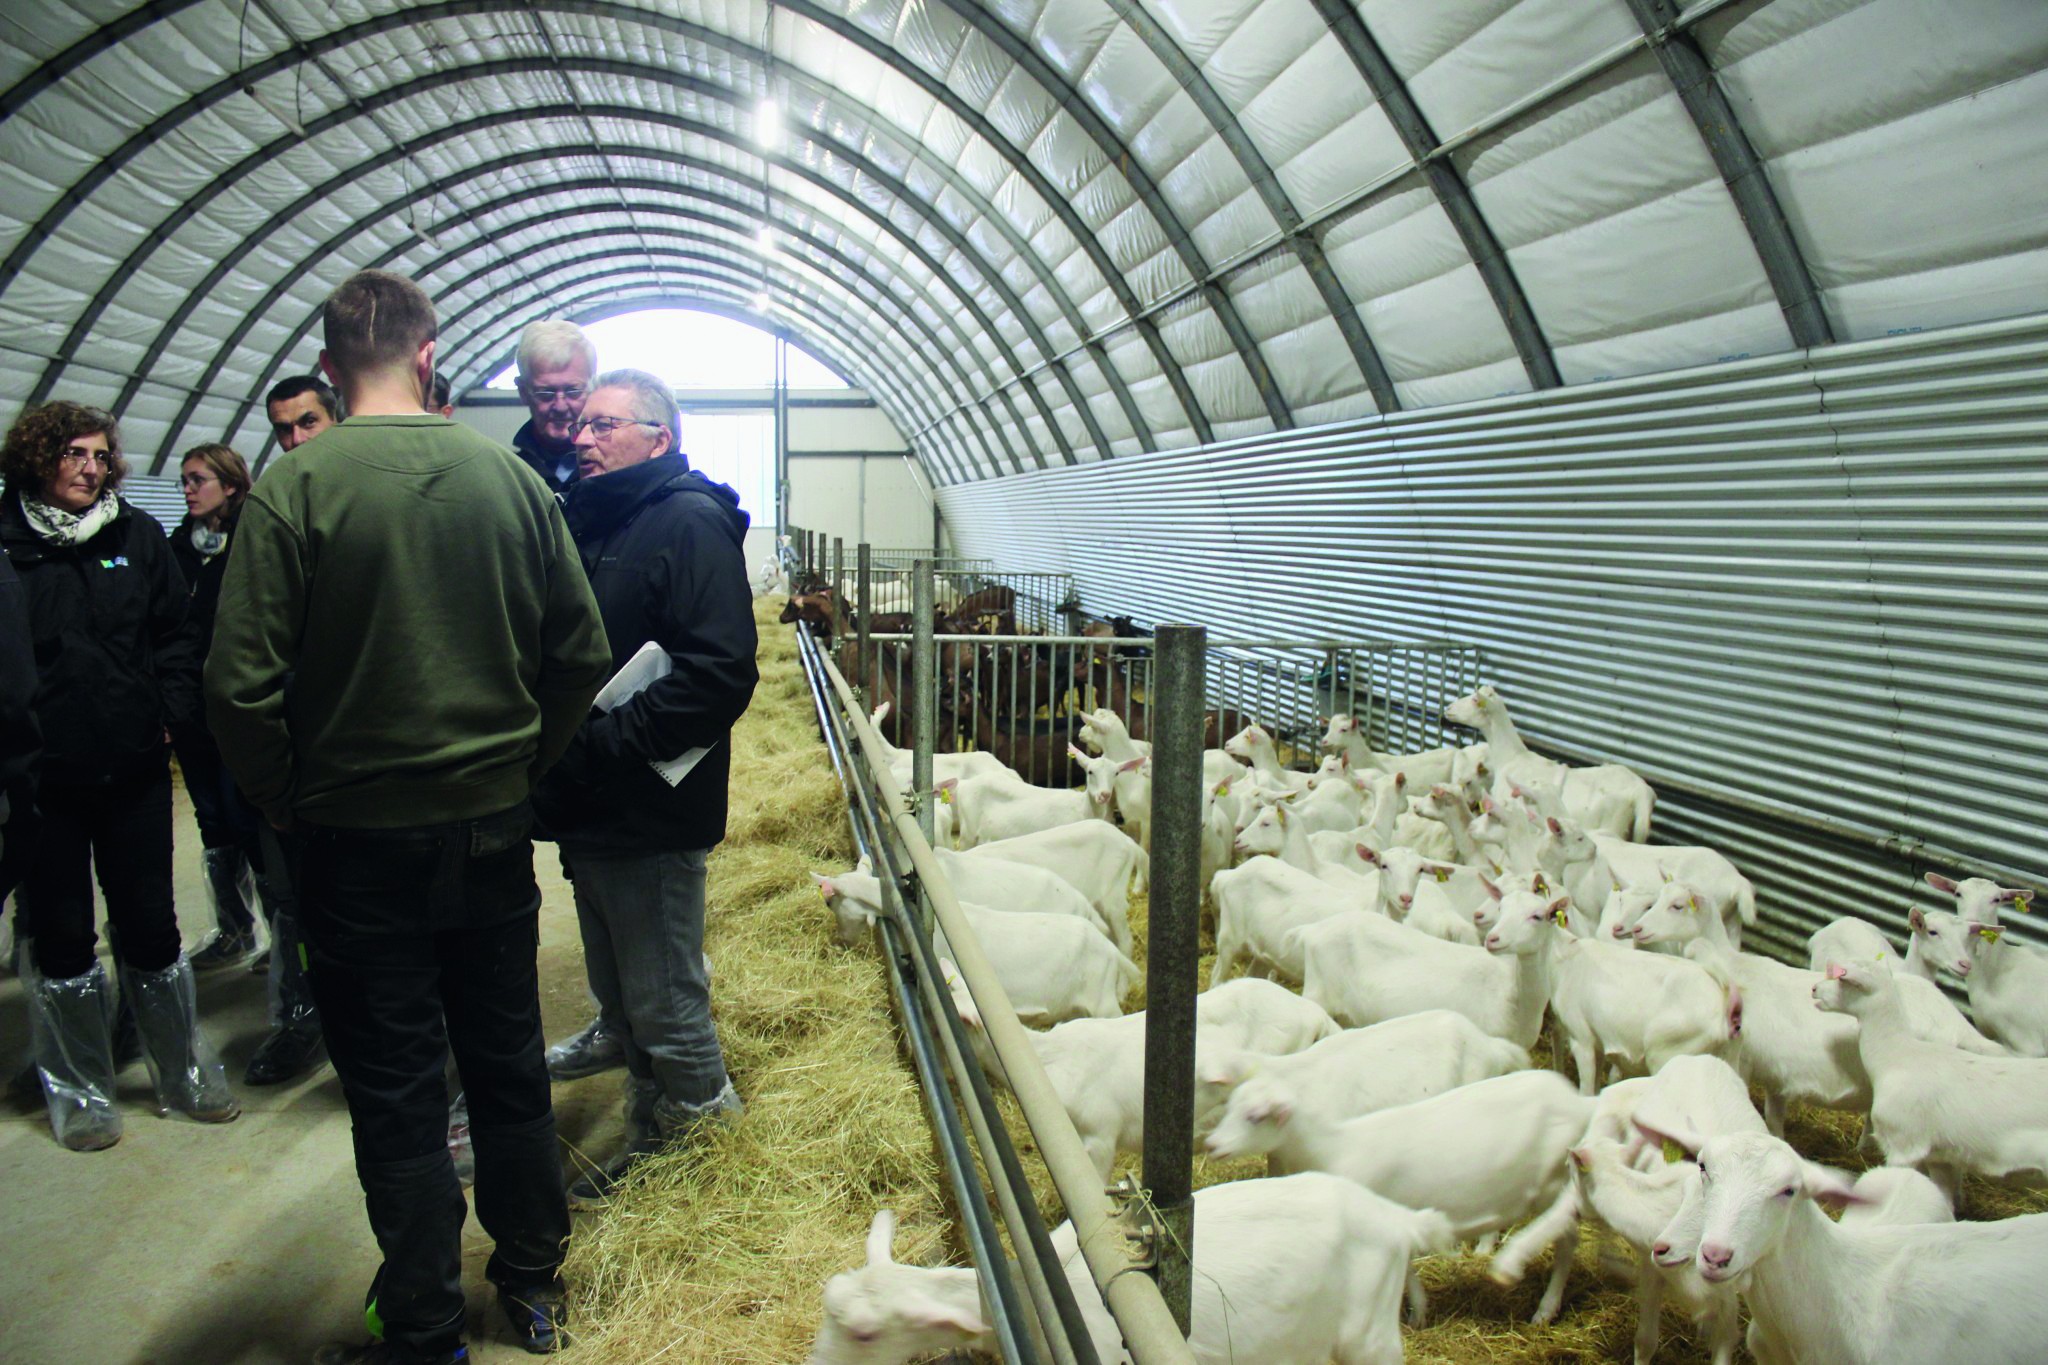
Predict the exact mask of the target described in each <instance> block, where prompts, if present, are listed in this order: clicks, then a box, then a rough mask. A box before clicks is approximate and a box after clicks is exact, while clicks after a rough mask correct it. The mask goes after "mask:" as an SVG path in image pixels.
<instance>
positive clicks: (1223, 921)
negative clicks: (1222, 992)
mask: <svg viewBox="0 0 2048 1365" xmlns="http://www.w3.org/2000/svg"><path fill="white" fill-rule="evenodd" d="M1209 894H1210V895H1211V896H1212V897H1214V899H1215V901H1216V961H1215V963H1214V965H1213V966H1212V967H1211V968H1210V973H1209V979H1210V980H1211V981H1223V980H1228V979H1229V978H1230V977H1232V976H1236V975H1239V974H1241V973H1243V972H1247V971H1274V972H1278V973H1280V974H1281V975H1282V976H1284V977H1286V978H1287V979H1289V980H1292V981H1299V980H1301V979H1302V970H1303V968H1302V960H1301V956H1300V953H1299V951H1298V950H1297V949H1296V948H1295V947H1294V945H1293V944H1292V942H1291V941H1290V938H1289V935H1290V934H1291V933H1292V931H1294V930H1296V929H1299V928H1301V927H1302V926H1304V925H1308V924H1314V923H1315V922H1317V921H1318V920H1324V919H1328V918H1329V917H1330V916H1332V915H1341V914H1344V913H1345V912H1347V911H1353V910H1357V911H1364V912H1369V913H1372V914H1374V915H1375V916H1376V917H1377V915H1378V910H1379V887H1378V885H1377V884H1376V883H1375V884H1370V885H1367V884H1361V885H1359V886H1358V887H1356V888H1351V889H1347V888H1344V887H1340V886H1333V885H1331V884H1330V883H1328V882H1326V881H1323V880H1321V879H1320V878H1318V877H1316V876H1314V875H1312V874H1311V873H1307V872H1303V871H1302V870H1301V869H1300V868H1297V867H1290V866H1288V865H1287V864H1286V863H1283V862H1281V861H1280V860H1279V859H1278V858H1270V857H1264V856H1261V857H1255V858H1250V859H1247V860H1246V861H1245V862H1243V863H1240V864H1239V865H1238V866H1236V867H1233V868H1230V869H1228V870H1227V871H1223V872H1218V873H1217V874H1216V875H1215V877H1214V878H1212V879H1211V880H1210V882H1209Z"/></svg>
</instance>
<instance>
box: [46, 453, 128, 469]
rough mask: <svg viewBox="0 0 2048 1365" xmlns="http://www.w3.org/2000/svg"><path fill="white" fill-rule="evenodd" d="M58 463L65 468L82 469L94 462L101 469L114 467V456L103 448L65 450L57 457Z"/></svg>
mask: <svg viewBox="0 0 2048 1365" xmlns="http://www.w3.org/2000/svg"><path fill="white" fill-rule="evenodd" d="M58 463H59V464H62V465H63V466H64V467H65V468H66V469H83V468H85V467H86V466H87V465H89V464H96V465H98V466H100V468H102V469H112V468H113V467H114V457H113V456H112V455H109V454H108V453H107V452H106V451H104V450H67V451H65V452H64V453H63V454H62V455H61V456H59V457H58Z"/></svg>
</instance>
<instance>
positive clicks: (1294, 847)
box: [1234, 801, 1381, 909]
mask: <svg viewBox="0 0 2048 1365" xmlns="http://www.w3.org/2000/svg"><path fill="white" fill-rule="evenodd" d="M1234 847H1235V849H1236V851H1237V853H1238V855H1239V856H1240V857H1245V858H1249V857H1252V856H1254V855H1256V854H1260V853H1264V854H1267V855H1269V856H1271V857H1275V858H1278V859H1279V860H1280V861H1281V862H1283V863H1286V864H1287V865H1288V866H1289V867H1293V868H1298V869H1300V870H1301V871H1303V872H1306V873H1308V874H1309V875H1310V876H1311V877H1314V878H1315V879H1316V880H1318V881H1322V882H1327V883H1329V884H1330V885H1331V886H1334V887H1337V888H1339V889H1340V890H1344V891H1348V892H1351V893H1353V894H1355V895H1359V896H1368V895H1369V896H1370V897H1371V898H1372V903H1373V904H1374V905H1379V904H1381V897H1380V878H1379V874H1378V872H1377V871H1370V872H1354V871H1353V870H1351V869H1350V868H1348V867H1346V866H1344V865H1343V864H1341V863H1336V862H1330V861H1327V860H1325V859H1324V858H1323V857H1322V856H1321V855H1320V854H1318V853H1317V852H1316V849H1315V845H1314V844H1313V842H1312V841H1311V840H1310V838H1309V828H1308V826H1306V825H1304V824H1303V823H1302V821H1301V818H1300V816H1299V814H1298V813H1297V812H1296V809H1295V806H1294V804H1293V803H1291V802H1287V801H1273V802H1269V803H1264V804H1261V805H1260V806H1259V809H1258V814H1256V815H1254V816H1253V817H1252V818H1251V821H1250V822H1249V823H1248V824H1246V825H1245V827H1244V828H1243V830H1241V831H1239V833H1238V836H1237V840H1236V842H1235V845H1234ZM1359 908H1360V909H1366V908H1370V907H1368V906H1360V907H1359Z"/></svg>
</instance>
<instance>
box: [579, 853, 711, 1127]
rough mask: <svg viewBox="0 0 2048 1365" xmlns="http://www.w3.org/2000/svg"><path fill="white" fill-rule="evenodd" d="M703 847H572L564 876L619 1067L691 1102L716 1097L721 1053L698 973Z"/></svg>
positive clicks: (666, 1095) (672, 1097)
mask: <svg viewBox="0 0 2048 1365" xmlns="http://www.w3.org/2000/svg"><path fill="white" fill-rule="evenodd" d="M709 851H710V850H708V849H701V848H692V849H674V850H670V851H666V852H661V853H632V854H614V853H596V852H591V851H588V850H584V849H576V850H574V851H573V852H572V853H571V855H570V857H569V859H568V862H569V868H570V880H571V882H572V884H573V885H574V887H575V889H576V920H577V923H578V924H579V925H580V926H581V928H582V930H583V961H584V968H585V970H586V971H588V972H589V974H590V990H591V993H592V994H593V995H595V996H596V997H597V1003H598V1007H599V1009H600V1010H602V1012H603V1015H604V1018H605V1019H606V1020H607V1021H616V1022H617V1023H618V1024H619V1025H620V1026H621V1028H622V1031H623V1033H624V1035H625V1039H626V1069H627V1071H629V1072H630V1073H631V1074H632V1075H634V1076H635V1077H638V1078H640V1079H641V1080H652V1081H653V1082H654V1083H655V1084H656V1086H657V1087H658V1088H659V1089H660V1092H661V1098H662V1099H664V1100H668V1101H671V1102H680V1103H682V1104H684V1105H689V1106H692V1107H696V1106H702V1105H708V1104H711V1103H712V1102H714V1101H716V1100H717V1099H718V1098H719V1097H720V1095H721V1094H722V1093H723V1091H724V1089H725V1084H726V1076H725V1057H724V1055H723V1054H722V1053H721V1052H720V1051H719V1048H718V1034H717V1032H716V1030H715V1029H713V1027H712V1024H711V981H710V978H709V977H708V976H707V975H706V973H705V970H704V859H705V856H706V854H707V853H709Z"/></svg>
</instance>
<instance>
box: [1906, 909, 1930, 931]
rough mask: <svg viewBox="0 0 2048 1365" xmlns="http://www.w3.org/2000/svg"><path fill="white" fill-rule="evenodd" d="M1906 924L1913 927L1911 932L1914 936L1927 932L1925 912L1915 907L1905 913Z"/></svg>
mask: <svg viewBox="0 0 2048 1365" xmlns="http://www.w3.org/2000/svg"><path fill="white" fill-rule="evenodd" d="M1906 923H1908V924H1910V925H1912V926H1913V932H1914V933H1916V934H1924V933H1926V932H1927V915H1926V912H1925V911H1923V910H1921V908H1920V907H1919V906H1917V905H1916V906H1914V907H1912V908H1911V909H1909V910H1908V911H1906Z"/></svg>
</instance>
